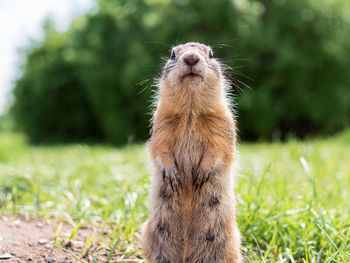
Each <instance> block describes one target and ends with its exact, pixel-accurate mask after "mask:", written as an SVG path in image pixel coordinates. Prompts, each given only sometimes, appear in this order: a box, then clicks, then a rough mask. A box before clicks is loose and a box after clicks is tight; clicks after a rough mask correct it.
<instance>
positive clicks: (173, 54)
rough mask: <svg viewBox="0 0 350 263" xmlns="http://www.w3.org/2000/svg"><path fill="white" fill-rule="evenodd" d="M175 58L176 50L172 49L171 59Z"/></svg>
mask: <svg viewBox="0 0 350 263" xmlns="http://www.w3.org/2000/svg"><path fill="white" fill-rule="evenodd" d="M174 58H175V51H174V50H172V51H171V59H174Z"/></svg>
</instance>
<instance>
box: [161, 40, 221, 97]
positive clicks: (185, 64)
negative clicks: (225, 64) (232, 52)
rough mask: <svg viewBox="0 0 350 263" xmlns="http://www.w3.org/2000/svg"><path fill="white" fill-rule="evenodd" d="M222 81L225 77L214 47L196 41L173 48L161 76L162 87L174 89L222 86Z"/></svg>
mask: <svg viewBox="0 0 350 263" xmlns="http://www.w3.org/2000/svg"><path fill="white" fill-rule="evenodd" d="M221 83H224V77H223V74H222V70H221V66H220V63H219V62H218V61H217V60H216V59H215V58H214V55H213V51H212V49H211V48H210V47H209V46H207V45H203V44H200V43H194V42H189V43H186V44H183V45H178V46H175V47H173V48H172V49H171V52H170V57H169V59H168V60H167V62H166V64H165V66H164V68H163V71H162V76H161V78H160V88H164V89H165V88H166V89H170V90H172V91H175V90H176V89H178V88H182V89H192V90H193V89H201V88H202V89H207V88H215V87H219V86H222V85H220V84H221Z"/></svg>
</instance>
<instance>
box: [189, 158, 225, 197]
mask: <svg viewBox="0 0 350 263" xmlns="http://www.w3.org/2000/svg"><path fill="white" fill-rule="evenodd" d="M220 163H221V159H216V160H213V159H211V160H208V159H207V160H200V162H199V164H198V167H197V168H193V169H192V184H193V186H194V190H195V191H197V190H198V189H201V188H202V186H203V184H205V183H206V182H208V180H209V179H210V177H211V176H212V175H213V174H214V173H215V171H216V170H217V167H218V166H219V164H220Z"/></svg>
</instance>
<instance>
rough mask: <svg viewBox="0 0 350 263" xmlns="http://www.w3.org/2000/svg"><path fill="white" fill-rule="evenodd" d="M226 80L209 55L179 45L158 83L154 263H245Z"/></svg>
mask: <svg viewBox="0 0 350 263" xmlns="http://www.w3.org/2000/svg"><path fill="white" fill-rule="evenodd" d="M227 87H228V83H227V80H226V79H225V77H224V75H223V70H222V66H221V64H220V63H219V62H218V60H217V59H215V58H214V57H213V51H212V49H211V48H210V47H208V46H206V45H203V44H199V43H187V44H184V45H178V46H176V47H174V48H173V49H172V51H171V57H170V59H169V60H168V61H167V63H166V64H165V66H164V68H163V71H162V76H161V78H160V79H159V83H158V88H159V89H158V100H157V104H156V109H155V112H154V115H153V123H152V124H153V125H152V136H151V139H150V141H149V149H150V153H151V158H152V160H153V166H154V173H153V178H152V190H151V213H150V217H149V218H148V220H147V222H146V223H145V226H144V229H143V234H142V235H143V238H142V243H143V248H144V253H145V257H146V260H147V262H148V263H183V262H188V263H218V262H222V263H238V262H241V253H240V233H239V230H238V227H237V224H236V212H235V210H236V208H235V207H236V201H235V196H234V183H233V174H232V164H233V161H234V160H235V159H236V154H235V149H236V125H235V120H234V116H233V114H232V111H231V108H230V103H229V102H228V98H227V94H226V89H227Z"/></svg>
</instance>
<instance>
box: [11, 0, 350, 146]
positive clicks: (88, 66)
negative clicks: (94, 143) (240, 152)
mask: <svg viewBox="0 0 350 263" xmlns="http://www.w3.org/2000/svg"><path fill="white" fill-rule="evenodd" d="M349 12H350V5H349V4H348V3H347V2H346V1H343V0H333V1H323V2H322V3H320V2H319V1H316V0H295V1H285V0H271V1H257V0H250V1H241V0H239V1H238V0H237V1H232V0H220V1H209V0H181V1H175V0H174V1H172V0H167V1H159V0H128V1H112V0H100V1H98V8H97V11H96V12H95V13H92V14H88V15H85V16H82V17H80V18H78V19H76V20H75V21H74V22H73V23H72V25H71V28H70V29H69V30H68V31H67V32H65V33H58V32H56V31H55V30H54V29H53V28H52V26H47V28H46V37H45V39H44V41H43V42H42V43H41V44H39V45H38V46H35V47H33V48H32V49H31V50H30V51H29V52H28V53H27V60H26V64H25V66H24V71H23V75H22V77H21V78H20V79H19V80H18V81H17V83H16V87H15V90H14V97H15V103H14V107H13V112H14V116H15V119H16V122H17V125H18V126H20V127H21V128H22V129H23V130H24V131H25V132H26V133H27V134H28V135H29V138H30V139H31V140H32V141H34V142H40V141H53V140H60V141H62V140H63V141H66V140H79V139H80V140H89V139H95V140H104V141H108V142H113V143H125V142H127V141H130V140H136V141H139V140H144V139H146V138H147V136H148V129H149V128H148V123H149V119H150V115H149V114H148V113H149V112H150V106H149V105H150V104H151V100H152V98H151V97H152V93H151V88H150V86H151V84H152V82H153V78H154V77H156V76H157V74H158V73H159V72H160V69H161V58H160V57H159V56H160V55H165V56H168V51H169V48H170V46H171V45H174V44H177V43H183V42H186V41H199V42H204V43H207V44H210V45H212V46H213V47H214V50H215V52H216V56H217V57H219V58H223V62H225V63H226V64H229V66H232V67H233V72H228V73H229V74H230V75H232V76H233V82H234V84H235V85H234V86H235V89H234V92H235V93H236V95H237V96H235V97H236V101H235V103H237V104H238V107H237V109H238V118H239V121H238V123H239V128H240V131H241V135H242V137H243V138H246V139H260V138H261V139H271V138H275V137H277V138H280V137H282V138H284V137H286V136H287V135H288V134H295V135H297V136H305V135H310V134H311V135H313V134H329V133H333V132H335V131H338V130H340V129H342V128H344V127H346V126H347V125H349V123H350V91H349V90H350V89H349V87H350V75H349V74H348V68H350V61H349V60H348V59H347V54H348V53H349V52H350V44H349V43H350V32H349V31H350V29H349V28H350V27H349V26H350V21H349V19H348V13H349ZM222 44H223V45H222ZM244 76H247V78H246V77H244ZM241 82H245V83H246V84H247V85H248V86H250V88H251V89H248V88H246V87H245V86H244V85H243V84H241ZM240 90H242V92H240Z"/></svg>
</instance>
